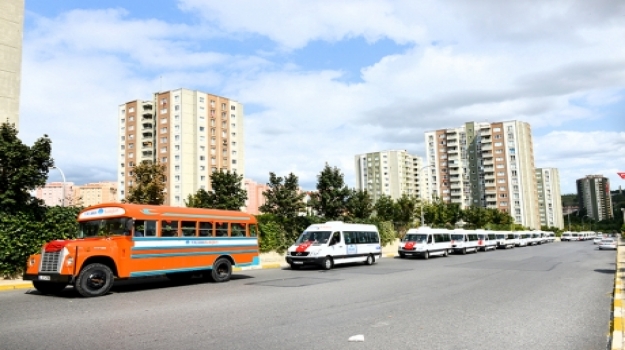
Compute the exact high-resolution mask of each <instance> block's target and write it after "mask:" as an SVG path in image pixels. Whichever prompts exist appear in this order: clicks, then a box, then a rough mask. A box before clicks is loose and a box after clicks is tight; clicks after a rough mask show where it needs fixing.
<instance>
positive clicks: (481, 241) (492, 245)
mask: <svg viewBox="0 0 625 350" xmlns="http://www.w3.org/2000/svg"><path fill="white" fill-rule="evenodd" d="M475 233H476V234H477V238H478V241H477V245H478V249H481V250H482V251H485V252H486V251H488V250H489V249H492V250H495V249H496V248H497V239H496V237H495V234H494V233H492V232H491V231H485V230H475Z"/></svg>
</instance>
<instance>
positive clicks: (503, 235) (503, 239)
mask: <svg viewBox="0 0 625 350" xmlns="http://www.w3.org/2000/svg"><path fill="white" fill-rule="evenodd" d="M508 234H510V232H506V231H497V232H495V237H497V248H500V249H508V248H514V245H515V240H514V236H513V237H511V238H510V239H508Z"/></svg>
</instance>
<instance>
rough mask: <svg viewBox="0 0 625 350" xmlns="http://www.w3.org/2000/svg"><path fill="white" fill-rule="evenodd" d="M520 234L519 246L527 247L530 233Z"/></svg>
mask: <svg viewBox="0 0 625 350" xmlns="http://www.w3.org/2000/svg"><path fill="white" fill-rule="evenodd" d="M518 235H519V245H518V246H517V247H526V246H527V241H528V240H529V237H530V235H529V234H528V233H525V232H520V233H518Z"/></svg>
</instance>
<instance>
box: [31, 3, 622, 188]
mask: <svg viewBox="0 0 625 350" xmlns="http://www.w3.org/2000/svg"><path fill="white" fill-rule="evenodd" d="M179 3H180V6H181V8H183V9H184V10H185V11H188V13H189V15H191V14H193V15H195V14H199V15H200V16H202V17H203V18H204V19H206V21H205V22H201V23H195V22H192V21H189V22H190V23H192V24H186V23H169V22H166V21H160V20H139V19H135V18H133V17H132V16H131V14H130V13H128V12H126V11H125V10H123V9H104V10H99V11H83V10H80V11H78V10H77V11H71V12H68V13H65V14H62V15H60V16H58V17H55V18H44V17H36V18H35V26H34V30H32V31H30V32H27V33H26V36H25V38H26V40H25V44H24V48H25V51H24V68H23V71H24V77H23V95H22V121H21V127H22V134H26V135H28V137H29V138H31V139H32V138H34V137H37V136H40V135H41V134H43V133H49V134H50V135H51V136H52V138H53V141H54V156H55V158H56V160H57V163H58V165H59V166H61V167H63V164H64V163H65V164H72V165H71V167H72V168H73V169H75V170H74V173H75V174H79V173H85V174H86V175H84V177H85V178H92V179H93V180H112V179H114V178H115V177H114V176H115V173H116V154H117V148H116V147H117V142H116V137H117V134H116V120H115V119H116V118H115V117H116V107H117V106H118V105H119V104H121V103H124V102H125V101H128V100H132V99H135V98H147V97H149V96H150V94H151V93H152V92H154V91H156V90H159V89H160V86H161V79H160V78H159V77H160V76H162V77H163V78H162V88H163V89H165V90H166V89H173V88H179V87H187V88H196V89H200V90H204V91H207V92H211V93H216V94H219V95H224V96H229V97H232V98H234V99H236V100H238V101H240V102H242V103H243V104H244V105H246V106H254V108H248V109H247V111H248V112H247V116H246V141H245V142H246V168H247V175H248V176H249V177H252V178H254V179H255V180H257V181H259V182H264V181H266V179H267V177H268V173H269V171H274V172H276V173H278V174H279V175H285V174H287V173H288V172H291V171H292V172H294V173H295V174H296V175H298V176H300V180H301V182H302V183H305V184H306V185H307V188H311V187H314V183H315V182H316V175H317V174H318V173H319V172H320V171H321V169H322V168H323V165H324V163H325V162H326V161H327V162H329V163H330V165H333V166H334V165H336V166H339V167H340V168H341V169H342V170H343V172H344V173H345V175H346V180H347V182H348V183H350V184H353V183H354V176H353V164H354V161H353V157H354V155H356V154H359V153H364V152H371V151H378V150H382V149H407V150H409V151H410V152H413V153H417V154H420V153H423V152H424V147H423V132H424V131H426V130H431V129H438V128H445V127H455V126H460V125H462V124H463V123H464V122H466V121H469V120H475V121H481V120H490V121H496V120H509V119H521V120H525V121H529V122H530V123H531V124H532V127H533V130H535V131H536V130H539V131H541V132H540V134H541V135H542V134H545V133H546V135H545V136H540V137H536V164H537V165H538V166H544V167H550V166H556V167H560V168H561V176H562V180H563V181H562V182H563V188H570V186H574V180H575V179H576V178H579V177H582V176H584V175H586V173H596V172H604V173H605V175H609V171H611V172H612V173H614V172H615V171H613V170H614V169H615V168H616V166H614V167H612V166H607V165H606V164H608V161H609V160H615V159H616V160H620V163H619V164H623V162H622V161H623V158H622V154H624V153H623V149H622V148H600V147H599V146H600V144H601V142H602V141H603V140H613V141H614V142H615V143H616V144H619V145H622V138H623V135H622V133H614V132H609V131H607V130H604V131H600V132H597V134H592V133H589V132H577V131H575V132H573V131H568V132H560V133H558V132H557V131H555V130H557V128H563V129H570V128H572V127H573V126H576V125H578V124H580V123H585V122H588V121H589V120H591V121H594V120H597V121H600V120H603V119H602V118H605V116H603V115H598V114H596V113H595V110H594V109H593V108H599V107H609V106H611V105H612V104H614V103H617V102H619V101H622V100H623V97H624V91H625V46H623V45H618V44H616V43H620V41H622V38H623V37H625V23H623V21H618V19H619V18H622V15H623V13H625V9H624V8H623V6H622V5H621V2H620V1H608V0H601V1H598V2H593V3H590V2H586V1H582V0H578V1H554V2H542V1H537V2H535V1H528V2H520V3H519V2H501V1H485V0H483V1H474V2H473V1H472V2H465V1H451V0H450V1H447V2H443V3H441V2H438V1H425V2H402V1H346V0H342V1H325V0H323V1H315V2H305V1H280V0H276V1H273V2H264V3H262V4H261V3H255V2H242V1H232V2H223V3H213V2H205V1H198V0H184V1H180V2H179ZM146 6H147V5H146ZM589 6H592V11H590V8H589ZM35 12H36V11H35ZM619 16H620V17H619ZM485 19H488V20H485ZM257 36H259V37H263V38H268V39H270V40H271V41H273V42H275V44H276V47H275V49H274V51H270V52H263V53H262V57H260V54H258V55H257V54H248V55H244V54H240V53H239V54H233V53H232V52H229V51H228V50H227V48H224V49H223V50H216V49H213V50H206V49H204V48H203V47H204V46H203V45H202V43H207V42H210V41H211V40H212V39H214V38H220V39H223V38H234V39H236V40H241V41H242V42H245V40H251V39H250V38H255V37H257ZM355 37H364V38H366V39H367V40H369V41H376V40H379V39H381V38H386V39H390V40H393V41H395V42H396V43H401V44H406V43H408V44H410V45H412V46H410V47H409V48H408V49H402V52H400V53H396V54H393V55H389V56H386V57H383V58H381V59H380V60H379V61H378V62H376V63H375V64H372V65H370V66H367V67H362V70H361V80H360V81H359V82H357V83H345V82H342V81H341V78H342V74H343V73H342V72H341V71H340V68H339V69H337V70H321V71H320V70H313V69H310V68H308V67H306V66H305V65H304V64H303V63H300V62H293V63H288V64H285V65H284V66H281V65H280V63H277V62H280V61H278V58H280V55H282V54H284V52H285V51H284V50H298V49H301V48H305V46H306V45H307V44H308V43H310V42H311V41H315V40H322V41H329V42H333V43H335V44H336V45H338V46H339V47H340V45H341V41H342V40H346V39H349V38H355ZM432 42H436V44H435V45H433V44H432ZM250 51H251V50H250ZM274 59H275V60H276V61H272V60H274ZM612 122H613V123H614V124H617V123H619V122H621V121H618V120H612ZM621 123H622V122H621ZM588 125H590V124H588ZM621 125H622V124H621ZM550 130H551V132H549V131H550ZM595 139H597V140H601V141H597V140H595ZM556 140H558V141H556ZM563 140H564V141H563ZM567 140H572V141H567ZM580 145H583V149H581V150H580V149H579V148H580ZM587 145H588V147H587ZM620 147H622V146H620ZM590 150H593V151H592V152H591V151H590ZM589 152H590V153H589ZM619 152H620V153H619ZM94 155H97V157H94ZM595 159H603V161H595ZM613 168H614V169H613ZM63 169H64V170H65V171H66V173H71V171H68V170H67V169H66V167H64V168H63ZM87 169H88V170H87ZM93 169H104V170H103V171H104V173H108V174H110V175H109V176H111V177H112V178H108V179H107V178H98V179H95V178H94V177H95V176H96V174H98V175H97V176H102V175H100V174H102V172H100V170H93ZM622 170H625V169H622ZM571 179H572V181H573V182H572V183H573V185H571V182H570V181H571ZM617 180H618V179H616V178H614V179H613V183H616V182H617ZM567 186H568V187H567Z"/></svg>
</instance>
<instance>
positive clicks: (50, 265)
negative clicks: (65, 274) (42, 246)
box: [39, 250, 61, 272]
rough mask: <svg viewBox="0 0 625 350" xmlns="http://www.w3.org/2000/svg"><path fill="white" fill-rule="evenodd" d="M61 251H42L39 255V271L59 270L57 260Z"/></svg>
mask: <svg viewBox="0 0 625 350" xmlns="http://www.w3.org/2000/svg"><path fill="white" fill-rule="evenodd" d="M60 259H61V251H60V250H59V251H58V252H54V253H45V252H44V253H43V254H42V255H41V269H40V270H39V272H59V260H60Z"/></svg>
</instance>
